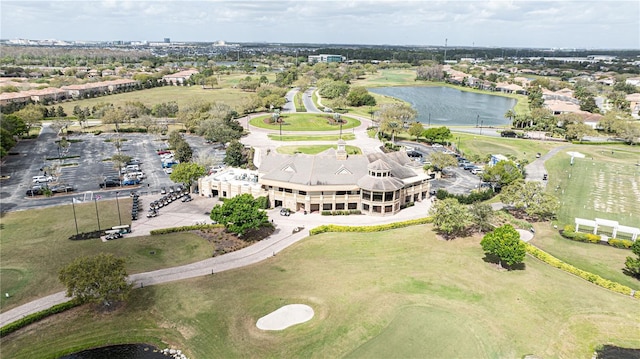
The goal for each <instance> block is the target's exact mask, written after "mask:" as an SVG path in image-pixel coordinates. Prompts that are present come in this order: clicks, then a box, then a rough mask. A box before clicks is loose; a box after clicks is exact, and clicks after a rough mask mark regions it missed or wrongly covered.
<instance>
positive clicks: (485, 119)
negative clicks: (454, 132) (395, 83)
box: [368, 86, 517, 127]
mask: <svg viewBox="0 0 640 359" xmlns="http://www.w3.org/2000/svg"><path fill="white" fill-rule="evenodd" d="M368 90H369V91H370V92H373V93H377V94H380V95H386V96H391V97H395V98H398V99H401V100H404V101H407V102H409V103H410V104H411V106H413V108H415V109H416V110H417V111H418V116H417V118H416V119H417V120H418V121H419V122H422V123H424V124H429V123H430V124H431V126H436V127H439V126H476V124H477V125H482V126H504V125H508V124H509V123H510V122H509V119H508V118H505V117H504V114H505V113H506V112H507V111H508V110H509V109H511V108H513V107H514V106H515V105H516V102H517V101H516V100H515V99H512V98H508V97H503V96H497V95H487V94H481V93H474V92H467V91H460V90H458V89H454V88H450V87H442V86H439V87H376V88H370V89H368Z"/></svg>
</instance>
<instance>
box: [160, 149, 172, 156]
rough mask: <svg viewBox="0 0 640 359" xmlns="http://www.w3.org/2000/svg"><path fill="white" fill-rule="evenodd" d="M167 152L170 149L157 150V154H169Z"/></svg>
mask: <svg viewBox="0 0 640 359" xmlns="http://www.w3.org/2000/svg"><path fill="white" fill-rule="evenodd" d="M169 153H171V151H169V150H160V151H158V155H166V154H169Z"/></svg>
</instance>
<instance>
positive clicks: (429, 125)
mask: <svg viewBox="0 0 640 359" xmlns="http://www.w3.org/2000/svg"><path fill="white" fill-rule="evenodd" d="M427 127H431V112H429V124H428V125H427Z"/></svg>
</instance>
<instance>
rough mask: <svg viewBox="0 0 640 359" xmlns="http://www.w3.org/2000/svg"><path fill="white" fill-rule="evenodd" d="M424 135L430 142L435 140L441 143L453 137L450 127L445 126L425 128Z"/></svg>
mask: <svg viewBox="0 0 640 359" xmlns="http://www.w3.org/2000/svg"><path fill="white" fill-rule="evenodd" d="M422 136H424V138H425V139H426V140H427V141H428V142H429V143H434V142H440V143H441V142H445V141H446V140H448V139H449V138H451V130H449V128H448V127H445V126H442V127H431V128H428V129H426V130H424V132H422Z"/></svg>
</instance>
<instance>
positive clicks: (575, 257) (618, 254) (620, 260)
mask: <svg viewBox="0 0 640 359" xmlns="http://www.w3.org/2000/svg"><path fill="white" fill-rule="evenodd" d="M535 228H536V235H535V237H534V239H533V240H532V241H531V244H533V245H535V246H536V247H538V248H540V249H542V250H544V251H546V252H548V253H549V254H551V255H553V256H554V257H557V258H558V259H561V260H563V261H565V262H567V263H569V264H571V265H573V266H575V267H577V268H580V269H582V270H586V271H589V272H591V273H594V274H598V275H599V276H601V277H603V278H606V279H609V280H612V281H614V282H618V283H620V284H623V285H626V286H628V287H630V288H632V289H636V290H640V280H637V279H635V278H633V277H630V276H628V275H625V274H624V273H622V268H624V262H625V260H626V258H627V257H629V256H633V253H632V252H631V251H630V250H625V249H619V248H614V247H611V246H608V245H600V244H593V243H584V242H577V241H572V240H569V239H566V238H563V237H562V236H561V235H560V234H559V233H558V230H557V229H554V228H553V227H551V226H549V225H548V224H547V223H544V224H543V223H540V224H538V225H536V226H535Z"/></svg>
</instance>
